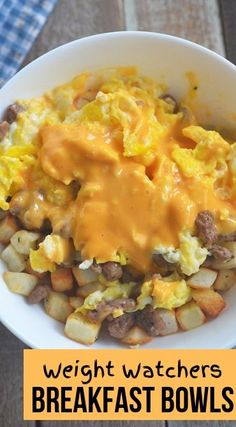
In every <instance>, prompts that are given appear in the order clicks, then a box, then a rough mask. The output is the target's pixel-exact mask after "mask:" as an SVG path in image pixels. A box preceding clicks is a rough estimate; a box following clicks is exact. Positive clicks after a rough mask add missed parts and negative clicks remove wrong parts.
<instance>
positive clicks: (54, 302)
mask: <svg viewBox="0 0 236 427" xmlns="http://www.w3.org/2000/svg"><path fill="white" fill-rule="evenodd" d="M44 307H45V310H46V312H47V314H48V315H49V316H51V317H53V319H56V320H59V321H60V322H63V323H65V322H66V319H67V317H68V316H69V315H70V314H71V313H72V312H73V311H74V309H73V308H72V307H71V305H70V303H69V298H68V296H67V295H64V294H61V293H59V292H54V291H51V292H50V294H49V296H48V298H46V299H45V301H44Z"/></svg>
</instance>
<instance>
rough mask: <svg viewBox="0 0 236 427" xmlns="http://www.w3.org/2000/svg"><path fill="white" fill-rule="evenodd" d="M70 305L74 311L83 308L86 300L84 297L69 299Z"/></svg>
mask: <svg viewBox="0 0 236 427" xmlns="http://www.w3.org/2000/svg"><path fill="white" fill-rule="evenodd" d="M69 303H70V305H71V307H73V308H74V309H76V308H79V307H81V305H83V303H84V298H82V297H69Z"/></svg>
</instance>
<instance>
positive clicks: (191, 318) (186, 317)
mask: <svg viewBox="0 0 236 427" xmlns="http://www.w3.org/2000/svg"><path fill="white" fill-rule="evenodd" d="M175 313H176V319H177V321H178V323H179V325H180V327H181V328H182V329H183V330H184V331H188V330H190V329H194V328H197V327H198V326H201V325H203V323H204V322H205V320H206V317H205V315H204V313H203V312H202V310H201V309H200V307H198V305H197V304H196V303H195V302H194V301H190V302H188V303H187V304H184V305H182V307H179V308H177V309H176V311H175Z"/></svg>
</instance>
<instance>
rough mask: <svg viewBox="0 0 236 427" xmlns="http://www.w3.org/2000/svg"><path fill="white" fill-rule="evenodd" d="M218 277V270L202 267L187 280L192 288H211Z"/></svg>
mask: <svg viewBox="0 0 236 427" xmlns="http://www.w3.org/2000/svg"><path fill="white" fill-rule="evenodd" d="M216 278H217V272H216V271H214V270H210V269H209V268H203V267H202V268H200V269H199V271H198V272H197V273H195V274H193V276H191V277H190V278H189V279H188V280H187V284H188V285H189V286H191V288H202V289H207V288H210V287H211V286H212V285H213V283H214V282H215V280H216Z"/></svg>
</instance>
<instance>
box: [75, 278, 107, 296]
mask: <svg viewBox="0 0 236 427" xmlns="http://www.w3.org/2000/svg"><path fill="white" fill-rule="evenodd" d="M103 289H104V287H103V285H102V284H101V283H99V282H93V283H88V284H87V285H84V286H80V287H79V288H78V289H77V291H76V295H77V296H80V297H83V298H86V297H87V296H88V295H89V294H91V293H92V292H95V291H100V290H101V291H102V290H103Z"/></svg>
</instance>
